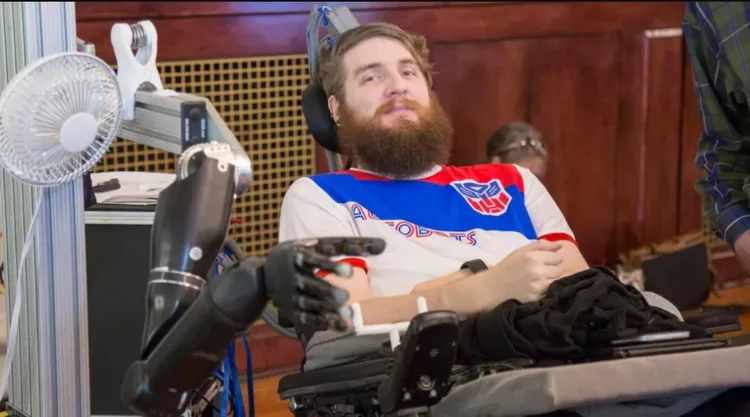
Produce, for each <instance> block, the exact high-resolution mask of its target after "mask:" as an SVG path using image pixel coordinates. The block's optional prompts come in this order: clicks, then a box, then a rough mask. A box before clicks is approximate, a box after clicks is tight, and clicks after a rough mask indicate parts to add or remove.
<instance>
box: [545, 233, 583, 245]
mask: <svg viewBox="0 0 750 417" xmlns="http://www.w3.org/2000/svg"><path fill="white" fill-rule="evenodd" d="M542 239H543V240H549V241H550V242H557V241H558V240H567V241H569V242H573V244H574V245H576V246H578V242H576V240H575V239H573V236H571V235H569V234H567V233H549V234H546V235H543V236H539V240H542Z"/></svg>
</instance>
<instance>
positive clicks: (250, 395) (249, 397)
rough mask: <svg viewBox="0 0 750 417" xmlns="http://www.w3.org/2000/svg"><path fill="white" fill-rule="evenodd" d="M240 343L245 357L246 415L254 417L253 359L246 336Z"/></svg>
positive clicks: (243, 336)
mask: <svg viewBox="0 0 750 417" xmlns="http://www.w3.org/2000/svg"><path fill="white" fill-rule="evenodd" d="M242 341H243V342H244V343H245V356H246V357H247V413H248V414H247V415H248V417H255V393H254V392H253V359H252V356H250V341H248V340H247V335H242Z"/></svg>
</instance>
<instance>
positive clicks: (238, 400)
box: [228, 343, 245, 417]
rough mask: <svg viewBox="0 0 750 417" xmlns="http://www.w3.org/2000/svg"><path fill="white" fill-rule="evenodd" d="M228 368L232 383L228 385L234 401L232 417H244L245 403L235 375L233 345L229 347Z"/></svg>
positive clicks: (237, 375) (238, 377)
mask: <svg viewBox="0 0 750 417" xmlns="http://www.w3.org/2000/svg"><path fill="white" fill-rule="evenodd" d="M228 350H229V352H228V353H229V366H230V368H229V369H230V371H231V372H232V383H231V384H230V389H231V390H232V392H233V393H234V401H235V407H236V408H235V409H234V411H235V413H234V415H235V416H237V417H245V401H244V398H243V396H242V385H241V384H240V376H239V374H238V373H237V363H236V360H235V358H236V356H235V351H234V343H232V344H231V345H229V349H228Z"/></svg>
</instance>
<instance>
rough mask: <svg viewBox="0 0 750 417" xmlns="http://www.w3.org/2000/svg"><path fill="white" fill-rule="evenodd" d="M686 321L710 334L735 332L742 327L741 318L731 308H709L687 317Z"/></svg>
mask: <svg viewBox="0 0 750 417" xmlns="http://www.w3.org/2000/svg"><path fill="white" fill-rule="evenodd" d="M685 323H690V324H693V325H696V326H699V327H701V328H703V329H705V330H706V332H707V333H708V334H709V335H713V334H717V333H726V332H733V331H737V330H740V329H742V325H741V324H740V318H739V317H738V316H737V314H735V313H734V312H732V311H731V310H723V311H722V310H709V311H707V312H705V313H702V314H697V315H694V316H689V317H686V318H685Z"/></svg>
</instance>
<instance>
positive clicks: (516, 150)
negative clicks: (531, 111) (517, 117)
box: [487, 122, 547, 164]
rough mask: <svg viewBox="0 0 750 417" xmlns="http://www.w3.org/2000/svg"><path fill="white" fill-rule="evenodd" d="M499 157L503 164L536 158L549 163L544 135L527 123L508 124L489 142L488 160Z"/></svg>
mask: <svg viewBox="0 0 750 417" xmlns="http://www.w3.org/2000/svg"><path fill="white" fill-rule="evenodd" d="M495 156H497V157H498V158H500V160H501V161H502V162H503V163H506V164H513V163H517V162H518V161H520V160H521V159H523V158H526V157H532V156H536V157H539V158H542V159H543V160H544V161H545V162H546V161H547V146H546V145H545V144H544V138H543V137H542V134H541V133H540V132H539V130H537V129H536V128H535V127H534V126H532V125H530V124H528V123H525V122H513V123H508V124H505V125H503V126H501V127H500V129H498V130H497V131H496V132H495V133H494V134H492V136H491V137H490V139H489V140H488V141H487V160H489V161H491V160H492V158H493V157H495Z"/></svg>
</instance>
